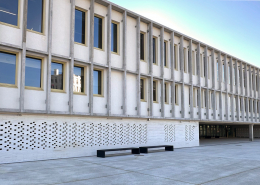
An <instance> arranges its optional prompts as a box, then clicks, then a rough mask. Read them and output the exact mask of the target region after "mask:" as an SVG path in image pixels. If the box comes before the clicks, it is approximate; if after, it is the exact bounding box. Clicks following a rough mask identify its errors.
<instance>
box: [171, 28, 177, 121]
mask: <svg viewBox="0 0 260 185" xmlns="http://www.w3.org/2000/svg"><path fill="white" fill-rule="evenodd" d="M170 54H171V80H172V83H171V100H172V101H171V102H172V117H173V118H174V117H175V78H174V72H175V67H174V64H175V62H176V61H175V57H174V56H175V55H176V53H175V50H174V32H172V33H171V51H170Z"/></svg>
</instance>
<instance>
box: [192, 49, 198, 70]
mask: <svg viewBox="0 0 260 185" xmlns="http://www.w3.org/2000/svg"><path fill="white" fill-rule="evenodd" d="M191 58H192V60H191V61H192V74H193V75H196V67H197V65H196V60H195V52H194V51H192V55H191Z"/></svg>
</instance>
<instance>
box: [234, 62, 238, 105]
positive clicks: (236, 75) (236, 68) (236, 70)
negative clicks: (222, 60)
mask: <svg viewBox="0 0 260 185" xmlns="http://www.w3.org/2000/svg"><path fill="white" fill-rule="evenodd" d="M238 75H239V74H238V67H237V60H236V61H235V82H236V89H235V93H236V94H238V86H239V85H238V84H239V83H238V82H239V76H238ZM237 105H238V104H237Z"/></svg>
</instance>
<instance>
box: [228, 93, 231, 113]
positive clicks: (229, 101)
mask: <svg viewBox="0 0 260 185" xmlns="http://www.w3.org/2000/svg"><path fill="white" fill-rule="evenodd" d="M228 106H229V110H230V111H231V96H228Z"/></svg>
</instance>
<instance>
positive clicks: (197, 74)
mask: <svg viewBox="0 0 260 185" xmlns="http://www.w3.org/2000/svg"><path fill="white" fill-rule="evenodd" d="M0 10H1V11H0V113H1V114H0V155H1V158H0V163H9V162H18V161H31V160H42V159H52V158H66V157H78V156H89V155H95V154H96V150H97V149H104V148H113V147H116V148H119V147H125V146H142V145H157V144H160V145H161V144H173V145H174V147H175V148H179V147H192V146H198V145H199V139H200V137H248V138H249V139H250V140H253V138H254V135H255V137H260V127H258V126H257V125H258V124H259V118H260V117H259V116H260V114H259V112H260V109H259V101H260V99H259V97H260V90H259V68H258V67H256V66H253V65H251V64H249V63H247V62H245V61H242V60H240V59H238V58H236V57H234V56H231V55H229V54H227V53H225V52H223V51H221V50H219V49H216V48H214V47H212V46H209V45H207V44H205V43H202V42H200V41H198V40H196V39H193V38H191V37H189V36H187V35H184V34H182V33H179V32H177V31H175V30H173V29H171V28H168V27H166V26H163V25H161V24H160V23H157V22H154V21H152V20H149V19H147V18H145V17H142V16H140V15H138V14H136V13H134V12H131V11H130V10H126V9H124V8H122V7H119V6H118V5H116V4H113V3H110V2H109V1H105V0H39V1H32V0H8V1H0ZM75 76H78V77H80V79H81V81H80V85H78V86H77V87H79V88H80V91H79V90H78V91H76V90H75V92H74V91H73V89H74V88H73V87H75V84H74V82H75ZM56 80H57V81H56ZM254 125H255V126H254Z"/></svg>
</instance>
